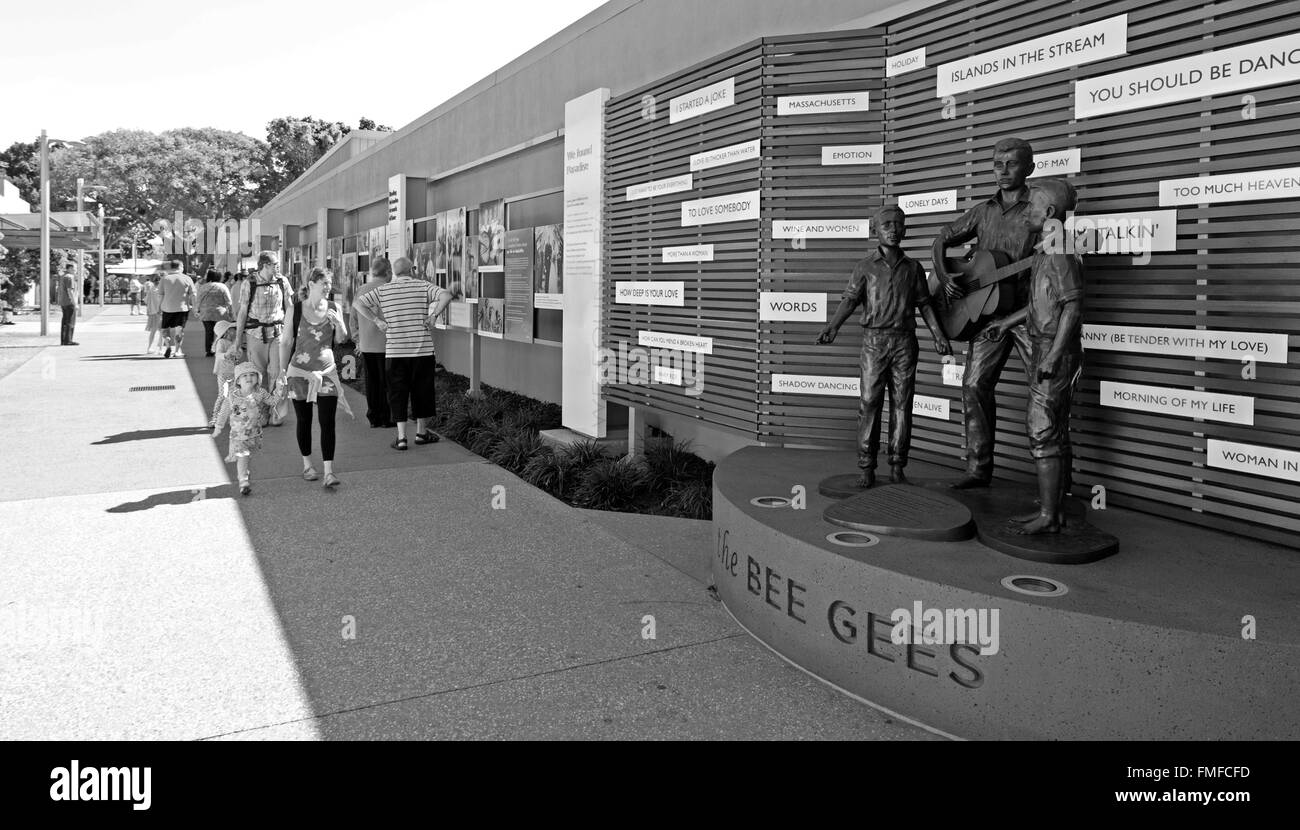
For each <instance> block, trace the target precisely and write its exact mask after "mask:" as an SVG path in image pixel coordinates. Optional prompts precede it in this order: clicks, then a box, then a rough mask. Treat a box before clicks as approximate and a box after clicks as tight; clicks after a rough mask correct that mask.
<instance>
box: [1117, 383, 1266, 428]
mask: <svg viewBox="0 0 1300 830" xmlns="http://www.w3.org/2000/svg"><path fill="white" fill-rule="evenodd" d="M1098 401H1099V403H1101V405H1102V406H1110V407H1115V408H1117V409H1132V410H1134V411H1137V412H1153V413H1155V414H1158V415H1177V416H1178V417H1180V418H1203V419H1205V420H1207V421H1223V422H1225V423H1229V424H1245V425H1246V426H1254V424H1255V399H1254V398H1247V397H1244V396H1242V395H1222V394H1219V393H1217V392H1197V391H1195V390H1190V389H1166V388H1164V387H1162V386H1142V385H1139V384H1136V383H1115V382H1114V381H1109V380H1103V381H1102V382H1101V392H1100V394H1099V396H1098Z"/></svg>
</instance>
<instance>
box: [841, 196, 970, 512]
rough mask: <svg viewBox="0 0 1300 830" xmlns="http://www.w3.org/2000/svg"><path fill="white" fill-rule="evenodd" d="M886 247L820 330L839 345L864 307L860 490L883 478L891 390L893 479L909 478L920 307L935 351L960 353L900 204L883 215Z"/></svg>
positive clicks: (879, 232)
mask: <svg viewBox="0 0 1300 830" xmlns="http://www.w3.org/2000/svg"><path fill="white" fill-rule="evenodd" d="M875 223H876V239H877V240H878V241H879V242H880V245H879V247H877V248H876V250H874V251H872V252H871V253H870V254H868V255H867V256H866V257H864V258H863V259H861V260H859V261H858V263H857V265H856V266H855V267H854V268H853V275H852V276H851V277H850V278H849V283H848V285H847V286H846V287H845V289H844V294H843V295H842V297H841V299H840V305H839V308H837V309H836V310H835V315H834V316H833V317H832V318H831V320H830V322H829V323H827V324H826V326H825V328H823V329H822V330H821V333H820V334H818V335H817V343H818V344H819V345H820V344H823V343H833V342H835V336H836V335H837V334H838V333H839V330H840V326H842V325H844V323H845V321H846V320H848V319H849V316H850V315H851V314H853V310H854V309H856V308H857V307H858V306H861V307H862V357H861V363H860V368H861V371H862V376H861V379H860V384H861V385H860V388H859V392H860V393H861V396H862V397H861V401H860V403H859V404H858V468H859V469H860V470H861V474H860V477H859V479H858V483H857V485H858V487H860V488H862V489H866V488H868V487H872V486H874V485H875V483H876V454H877V453H878V452H879V450H880V410H881V408H882V406H883V405H884V400H885V389H889V466H890V474H889V480H890V481H891V482H893V483H895V484H903V483H906V481H907V478H906V476H905V475H904V474H903V468H904V467H906V466H907V454H908V449H909V448H910V446H911V443H912V390H913V389H914V388H915V387H916V359H917V354H918V346H917V342H916V311H917V309H918V308H919V309H920V311H921V319H923V320H925V324H926V326H928V327H929V329H930V334H931V335H933V337H934V346H935V350H936V351H938V352H939V354H941V355H949V354H952V348H951V347H950V346H949V345H948V338H947V337H945V336H944V334H943V331H942V330H941V329H940V327H939V320H938V317H937V316H936V314H935V311H934V304H933V303H932V302H931V301H930V286H929V285H928V284H927V283H926V281H925V269H924V268H922V267H921V263H919V262H917V261H916V260H914V259H912V258H911V257H909V256H908V255H907V254H905V253H903V249H902V248H901V247H899V246H900V244H901V243H902V241H903V237H904V236H905V235H906V234H907V215H906V214H904V213H903V211H902V210H901V209H900V208H897V207H885V208H881V209H880V211H879V212H878V213H876V218H875Z"/></svg>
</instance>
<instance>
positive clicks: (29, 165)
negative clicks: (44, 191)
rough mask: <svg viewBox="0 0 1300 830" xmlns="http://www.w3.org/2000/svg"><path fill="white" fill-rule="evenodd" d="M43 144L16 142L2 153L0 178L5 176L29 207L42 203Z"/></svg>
mask: <svg viewBox="0 0 1300 830" xmlns="http://www.w3.org/2000/svg"><path fill="white" fill-rule="evenodd" d="M40 150H41V143H40V141H39V139H38V140H37V141H31V142H26V141H15V142H14V143H13V144H10V145H9V148H8V149H7V150H5V151H3V152H0V168H5V169H3V170H0V176H4V177H5V178H7V179H8V180H9V181H11V182H13V183H14V186H15V187H17V188H18V195H19V196H21V197H22V199H23V201H25V202H27V204H29V205H34V206H38V207H39V205H40V201H41V159H40Z"/></svg>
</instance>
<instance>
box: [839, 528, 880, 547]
mask: <svg viewBox="0 0 1300 830" xmlns="http://www.w3.org/2000/svg"><path fill="white" fill-rule="evenodd" d="M826 541H828V542H830V543H832V544H835V545H843V546H844V547H846V548H869V547H871V546H872V545H875V544H879V542H880V537H879V536H872V535H871V534H870V533H863V532H862V531H860V530H837V531H835V532H834V533H827V534H826Z"/></svg>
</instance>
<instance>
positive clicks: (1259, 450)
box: [1205, 438, 1300, 481]
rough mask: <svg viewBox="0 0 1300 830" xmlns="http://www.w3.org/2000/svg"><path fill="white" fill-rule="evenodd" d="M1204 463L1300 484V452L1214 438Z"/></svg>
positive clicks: (1206, 446) (1206, 449) (1208, 446)
mask: <svg viewBox="0 0 1300 830" xmlns="http://www.w3.org/2000/svg"><path fill="white" fill-rule="evenodd" d="M1205 463H1206V466H1209V467H1217V468H1219V469H1221V470H1235V471H1236V472H1239V473H1250V474H1251V475H1257V476H1268V477H1269V478H1280V479H1284V480H1286V481H1300V452H1296V451H1295V450H1280V449H1277V448H1275V447H1260V446H1256V445H1254V444H1238V443H1236V442H1235V441H1220V440H1218V439H1217V438H1211V439H1209V440H1207V441H1206V442H1205Z"/></svg>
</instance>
